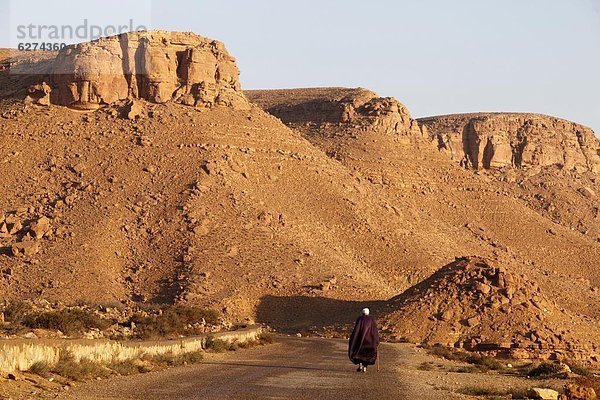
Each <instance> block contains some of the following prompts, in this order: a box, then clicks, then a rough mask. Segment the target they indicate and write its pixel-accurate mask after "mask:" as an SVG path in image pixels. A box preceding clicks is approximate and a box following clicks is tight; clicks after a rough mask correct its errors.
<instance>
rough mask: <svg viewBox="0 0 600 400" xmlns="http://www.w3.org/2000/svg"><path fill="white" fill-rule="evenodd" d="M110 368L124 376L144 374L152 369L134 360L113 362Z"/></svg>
mask: <svg viewBox="0 0 600 400" xmlns="http://www.w3.org/2000/svg"><path fill="white" fill-rule="evenodd" d="M108 368H109V369H110V370H112V371H113V372H115V373H116V374H118V375H123V376H127V375H136V374H143V373H146V372H149V371H150V369H149V368H148V367H146V366H145V365H143V364H138V363H135V362H134V361H132V360H125V361H121V362H112V363H111V364H109V365H108Z"/></svg>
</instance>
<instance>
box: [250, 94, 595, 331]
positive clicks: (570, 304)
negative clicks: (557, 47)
mask: <svg viewBox="0 0 600 400" xmlns="http://www.w3.org/2000/svg"><path fill="white" fill-rule="evenodd" d="M348 91H350V92H351V91H352V90H348ZM348 91H347V92H346V93H345V96H348V95H349V93H348ZM298 92H302V90H301V89H294V90H291V94H290V96H289V98H290V99H292V100H287V98H286V96H285V94H284V91H275V92H274V93H273V96H272V97H271V100H270V101H267V100H266V99H268V98H269V96H270V91H261V92H249V93H247V96H248V97H249V99H250V100H251V101H256V102H257V103H258V104H260V105H261V106H263V107H265V109H267V110H275V112H277V113H278V115H279V116H280V117H281V118H282V120H283V121H284V122H285V123H286V124H287V125H288V126H290V127H292V128H294V129H296V130H298V132H300V133H301V134H302V135H303V136H304V137H305V138H306V139H308V140H310V141H311V142H312V143H313V144H314V145H315V146H317V147H319V148H321V149H323V150H324V151H326V152H327V154H328V155H329V156H330V157H332V158H334V159H336V160H339V161H340V162H341V163H342V164H343V165H344V166H346V167H347V168H348V169H349V170H351V171H353V173H354V174H355V175H356V176H357V179H360V180H361V181H365V182H368V183H369V186H370V190H371V191H373V192H374V193H376V195H377V196H379V197H380V198H382V199H383V198H385V199H388V202H389V203H388V204H389V206H390V208H391V209H392V210H393V211H394V212H395V213H397V214H399V215H402V225H401V226H400V227H399V228H398V229H399V230H400V231H401V232H403V233H404V234H405V235H406V236H409V237H415V238H416V237H418V238H419V239H420V240H422V243H423V245H422V246H421V247H425V248H426V249H427V250H426V251H425V253H421V258H420V260H419V261H417V262H418V264H419V265H420V268H419V269H420V270H421V271H422V273H423V275H419V279H418V281H417V282H420V281H422V280H425V279H427V277H428V276H430V275H431V274H433V273H434V272H435V271H436V270H437V269H438V268H439V267H440V266H442V265H446V264H448V263H449V262H451V261H452V260H453V259H454V257H460V256H463V255H465V254H477V255H479V256H483V257H485V258H487V259H491V260H494V262H495V263H497V264H498V265H501V266H504V267H505V268H507V270H509V271H510V272H511V273H514V274H517V275H523V274H525V275H527V276H528V277H529V279H531V280H532V281H534V282H537V283H538V285H539V287H540V290H541V291H542V293H543V294H545V295H546V296H548V297H550V298H552V299H555V300H556V301H557V303H558V304H559V307H563V308H565V309H568V310H570V312H571V313H572V314H574V315H585V316H586V317H582V318H597V317H598V316H599V314H598V311H597V310H598V306H600V302H599V300H600V296H599V293H598V291H597V289H596V288H597V287H598V285H599V284H600V282H599V281H598V280H597V279H596V275H597V274H595V271H596V268H597V267H596V266H597V263H598V262H599V261H600V247H599V245H598V242H597V241H596V237H594V236H592V235H590V234H587V235H582V234H581V233H580V232H578V231H576V230H572V229H571V227H570V226H568V224H566V223H565V224H564V225H563V226H561V225H559V224H557V223H556V221H555V220H553V218H550V216H549V215H547V214H544V213H541V212H540V210H539V209H537V208H536V207H533V206H532V203H531V201H532V198H530V197H528V196H529V194H533V193H536V192H535V190H536V189H532V190H530V191H528V192H527V193H528V194H527V195H525V193H524V192H523V188H522V187H521V186H520V185H519V184H518V182H521V181H520V180H518V179H517V178H515V177H514V176H513V177H512V178H509V177H508V175H510V173H511V172H515V171H519V170H518V169H514V168H510V169H509V170H507V171H500V172H498V171H497V170H495V169H494V170H490V171H487V170H482V171H477V173H474V172H473V171H472V170H469V169H465V168H463V167H461V166H460V165H458V163H454V162H452V161H451V160H449V158H448V156H447V155H446V154H444V153H443V152H440V151H438V149H437V148H436V146H432V145H431V142H430V140H429V134H428V131H427V130H426V129H425V130H423V129H422V130H421V131H420V132H419V131H410V130H409V129H407V128H405V129H404V132H405V134H404V135H398V134H390V133H389V131H388V130H386V129H378V126H382V124H377V123H374V124H370V125H369V127H368V128H365V127H364V126H361V125H360V124H354V123H346V122H342V121H338V122H337V123H326V124H324V123H321V122H320V120H319V119H318V117H314V114H315V113H316V111H315V112H314V113H313V114H312V115H311V114H310V113H305V114H304V115H306V116H307V117H306V118H305V119H304V120H303V121H298V119H294V120H290V121H288V120H286V119H285V118H286V115H285V114H284V113H281V112H280V111H279V110H281V109H285V107H286V106H287V104H295V103H296V101H295V100H294V99H296V98H299V97H301V94H299V93H298ZM312 92H313V89H308V90H306V92H305V93H306V96H307V97H310V95H312ZM328 92H329V94H328ZM355 92H362V90H355ZM318 93H319V96H318V102H326V103H329V102H335V101H338V100H337V99H339V98H340V97H341V96H339V94H338V93H340V89H336V88H333V89H319V90H318ZM304 102H306V100H304ZM278 103H282V104H280V105H278ZM329 107H331V106H329ZM312 109H313V110H318V109H319V107H318V106H312ZM313 118H315V119H316V121H312V119H313ZM404 118H405V119H406V118H410V117H409V116H407V115H404ZM423 132H425V133H426V134H424V133H423ZM495 173H502V174H507V175H506V179H499V178H498V177H497V176H495V175H494V174H495ZM515 173H516V172H515ZM548 173H551V171H548ZM565 173H567V171H566V170H565ZM587 173H589V174H593V173H592V172H590V171H588V172H587ZM557 179H559V180H560V181H561V182H565V183H567V182H570V183H569V184H570V185H574V186H575V185H578V183H577V182H576V181H574V180H572V179H571V178H567V177H566V176H563V177H560V178H557ZM590 179H591V178H590ZM556 189H558V188H556ZM411 254H412V249H411V248H407V249H406V252H405V254H404V255H403V256H402V257H403V258H404V257H406V256H408V255H411ZM426 271H429V273H427V272H426ZM415 283H416V282H415ZM573 293H577V295H576V296H574V295H573ZM360 305H362V304H355V305H354V306H355V307H358V306H360ZM406 318H409V319H410V318H412V317H411V316H408V315H406ZM419 318H420V317H419ZM578 318H579V317H578ZM418 320H419V319H417V318H415V319H414V321H418ZM398 321H399V320H397V321H396V322H398ZM454 322H458V321H454Z"/></svg>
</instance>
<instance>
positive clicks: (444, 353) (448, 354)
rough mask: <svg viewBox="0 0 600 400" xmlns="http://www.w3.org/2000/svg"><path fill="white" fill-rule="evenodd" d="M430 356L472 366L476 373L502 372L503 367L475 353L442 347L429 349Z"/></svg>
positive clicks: (494, 360) (491, 359)
mask: <svg viewBox="0 0 600 400" xmlns="http://www.w3.org/2000/svg"><path fill="white" fill-rule="evenodd" d="M430 352H431V354H433V355H435V356H438V357H442V358H445V359H446V360H450V361H459V362H465V363H468V364H472V365H473V366H475V367H476V368H477V371H478V372H487V371H490V370H493V371H502V370H503V369H504V365H503V364H502V363H501V362H500V361H498V360H496V359H495V358H493V357H489V356H484V355H481V354H477V353H467V352H464V351H457V350H453V349H450V348H448V347H444V346H433V347H432V348H431V349H430ZM456 372H471V371H466V370H465V371H456Z"/></svg>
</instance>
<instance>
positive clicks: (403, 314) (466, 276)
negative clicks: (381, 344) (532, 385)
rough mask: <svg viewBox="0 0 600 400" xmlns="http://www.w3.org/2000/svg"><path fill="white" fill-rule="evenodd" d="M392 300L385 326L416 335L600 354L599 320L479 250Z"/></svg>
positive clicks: (540, 353) (477, 347)
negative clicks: (561, 302) (574, 309)
mask: <svg viewBox="0 0 600 400" xmlns="http://www.w3.org/2000/svg"><path fill="white" fill-rule="evenodd" d="M387 307H388V309H387V310H384V311H383V313H384V318H382V320H381V321H380V322H381V323H382V324H383V329H384V333H385V334H386V335H392V336H396V337H397V338H400V337H401V338H403V339H407V340H410V341H413V342H422V343H428V344H436V343H441V344H446V345H449V346H452V347H458V348H465V349H467V350H471V351H493V352H501V353H504V354H505V355H507V356H510V357H512V358H533V357H543V358H553V359H582V358H583V359H585V358H587V356H589V354H590V353H592V354H596V357H599V356H600V355H599V353H600V348H599V347H598V345H597V343H598V340H599V339H600V336H599V335H600V332H598V330H597V329H596V328H595V326H594V322H592V321H591V320H589V319H587V318H585V317H583V316H581V315H576V314H573V313H572V312H570V311H567V310H565V309H564V308H562V307H560V306H559V305H557V303H556V301H554V300H553V299H551V298H549V297H548V296H546V295H544V294H543V291H542V290H541V289H540V287H539V286H538V284H537V283H536V282H534V281H531V280H530V279H529V278H528V277H527V276H526V275H522V274H517V273H515V272H514V271H512V270H511V269H507V268H505V267H503V266H498V265H494V264H490V263H489V262H488V261H487V260H484V259H480V258H477V257H468V258H461V259H458V260H456V261H455V262H453V263H450V264H448V265H446V266H445V267H443V268H441V269H440V270H438V271H436V272H435V274H433V275H432V276H431V277H429V278H427V279H426V280H424V281H422V282H421V283H419V284H418V285H415V286H413V287H412V288H410V289H409V290H407V291H406V292H404V293H403V294H402V295H400V296H398V297H396V298H394V299H392V300H391V301H390V303H388V304H387ZM389 308H391V310H390V309H389ZM599 361H600V359H599V358H596V359H595V362H599Z"/></svg>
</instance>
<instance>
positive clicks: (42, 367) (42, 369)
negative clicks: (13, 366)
mask: <svg viewBox="0 0 600 400" xmlns="http://www.w3.org/2000/svg"><path fill="white" fill-rule="evenodd" d="M51 369H52V368H51V366H50V364H48V363H47V362H45V361H38V362H35V363H33V364H32V365H31V367H29V372H31V373H32V374H36V375H39V376H42V377H44V378H45V377H47V376H48V375H50V371H51Z"/></svg>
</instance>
